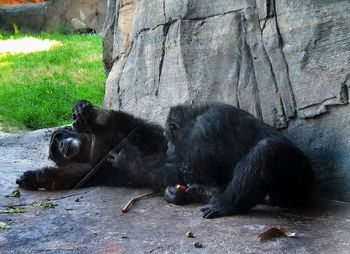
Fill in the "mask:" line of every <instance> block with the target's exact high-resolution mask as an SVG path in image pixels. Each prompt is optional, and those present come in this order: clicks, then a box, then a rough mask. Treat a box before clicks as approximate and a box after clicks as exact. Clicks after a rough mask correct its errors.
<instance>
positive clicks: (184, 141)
mask: <svg viewBox="0 0 350 254" xmlns="http://www.w3.org/2000/svg"><path fill="white" fill-rule="evenodd" d="M165 135H166V137H167V139H168V140H169V141H170V142H169V144H168V147H169V148H170V150H171V151H170V154H169V157H170V156H171V157H172V158H173V159H172V160H173V162H174V164H173V166H174V167H178V168H179V169H180V171H181V172H182V174H183V178H184V181H185V183H186V184H187V185H188V189H187V190H186V191H185V193H186V194H187V195H184V193H183V191H181V190H178V189H175V188H174V187H168V188H167V190H166V192H165V198H166V200H168V201H169V202H172V203H180V204H181V203H186V202H191V201H196V202H198V201H199V202H203V201H204V202H210V201H211V203H209V204H208V205H206V206H204V207H202V209H201V210H202V212H203V216H204V217H205V218H214V217H219V216H225V215H230V214H236V213H241V212H245V211H247V210H249V209H250V208H252V207H254V206H255V205H257V204H258V203H263V202H264V199H265V198H266V197H268V203H269V204H272V205H279V206H287V207H294V206H298V205H300V204H302V203H303V202H304V201H305V199H306V198H307V197H308V194H309V192H310V187H311V184H312V182H313V171H312V168H311V165H310V162H309V160H308V158H307V157H306V156H305V155H304V154H303V153H302V152H301V151H300V150H299V149H298V148H296V147H295V146H294V145H293V144H292V143H291V142H290V141H288V140H287V139H286V138H285V137H283V136H282V135H281V134H280V132H279V131H278V130H276V129H275V128H273V127H270V126H268V125H266V124H264V123H263V122H262V121H260V120H258V119H256V118H255V117H253V116H252V115H250V114H248V113H247V112H245V111H243V110H240V109H237V108H235V107H233V106H229V105H225V104H219V103H213V104H208V105H203V106H199V107H198V106H197V107H192V106H183V105H180V106H176V107H173V108H172V109H171V110H170V113H169V115H168V119H167V123H166V132H165ZM179 195H180V196H181V197H182V198H179Z"/></svg>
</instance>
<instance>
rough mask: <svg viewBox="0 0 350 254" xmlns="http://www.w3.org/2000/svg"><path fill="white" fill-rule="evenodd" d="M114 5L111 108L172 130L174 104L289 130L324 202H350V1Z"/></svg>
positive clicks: (159, 0) (193, 0) (171, 0)
mask: <svg viewBox="0 0 350 254" xmlns="http://www.w3.org/2000/svg"><path fill="white" fill-rule="evenodd" d="M108 4H109V8H108V12H107V19H106V23H105V27H104V35H105V36H104V62H105V66H106V71H107V74H108V78H107V82H106V94H105V99H104V106H105V107H106V108H109V109H122V110H125V111H129V112H132V113H134V114H136V115H140V116H142V117H145V118H149V119H151V120H155V121H158V122H160V123H164V119H165V117H166V114H167V112H168V109H169V107H170V106H172V105H174V104H178V103H193V104H197V103H200V102H205V101H222V102H227V103H230V104H233V105H235V106H238V107H240V108H242V109H245V110H247V111H249V112H251V113H253V114H254V115H255V116H257V117H259V118H261V119H263V120H264V121H265V122H266V123H268V124H271V125H274V126H276V127H278V128H287V127H288V125H289V126H290V127H289V128H288V129H287V130H286V134H287V135H290V136H291V137H292V139H293V140H294V141H295V142H296V143H297V144H299V145H300V146H301V148H302V149H303V150H304V151H305V152H306V153H307V154H308V155H310V157H311V158H312V160H313V162H314V166H315V169H316V171H317V179H316V183H317V184H316V188H315V191H316V193H317V195H321V196H327V197H330V198H333V199H339V200H347V201H350V198H349V197H350V188H349V184H348V183H349V182H350V172H349V170H348V169H347V168H348V167H347V165H349V164H350V149H348V148H349V146H350V145H349V142H350V138H349V135H348V134H349V132H350V125H348V124H347V119H346V118H347V115H348V114H347V113H348V111H349V106H347V104H348V101H349V98H348V92H349V91H348V90H349V85H350V67H349V66H350V33H349V29H350V1H345V0H336V1H330V0H321V1H319V0H306V1H305V0H281V1H275V0H237V1H226V0H217V1H209V0H154V1H147V0H139V1H134V0H117V1H114V0H113V1H112V0H110V1H109V2H108ZM333 109H334V110H333ZM303 119H304V120H303ZM289 131H290V133H289ZM338 136H339V137H342V138H339V139H337V138H335V137H338ZM338 141H340V142H341V143H337V142H338ZM330 144H334V145H332V146H330ZM339 144H341V148H338V147H339ZM321 151H322V152H323V153H322V154H318V152H321Z"/></svg>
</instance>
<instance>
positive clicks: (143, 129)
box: [17, 101, 176, 190]
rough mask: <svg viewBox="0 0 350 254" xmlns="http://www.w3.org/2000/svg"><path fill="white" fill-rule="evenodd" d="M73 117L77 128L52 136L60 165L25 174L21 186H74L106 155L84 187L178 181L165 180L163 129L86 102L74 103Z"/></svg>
mask: <svg viewBox="0 0 350 254" xmlns="http://www.w3.org/2000/svg"><path fill="white" fill-rule="evenodd" d="M73 118H74V124H73V126H69V127H64V128H59V129H58V130H56V131H55V132H54V133H53V134H52V135H51V141H50V152H49V158H50V159H51V160H52V161H54V162H55V164H56V166H54V167H45V168H42V169H39V170H35V171H27V172H25V173H24V174H23V175H22V176H21V177H20V178H19V179H18V180H17V183H18V184H19V186H20V187H22V188H26V189H34V190H36V189H41V188H44V189H47V190H59V189H71V188H74V187H75V186H76V185H77V184H78V183H79V182H80V181H81V180H82V179H83V178H84V177H85V176H86V175H87V174H88V173H89V172H91V170H92V169H93V168H94V167H95V166H96V165H97V164H98V163H99V162H100V161H101V160H102V159H103V158H104V157H105V156H107V157H108V159H107V160H106V161H104V162H103V163H101V165H100V166H99V168H98V169H97V170H96V171H95V173H94V174H93V176H91V177H89V178H88V179H87V181H86V182H85V183H84V184H83V186H96V185H111V186H132V187H150V188H152V189H154V190H159V189H164V187H165V185H167V184H168V183H167V182H166V181H168V180H167V179H174V180H175V179H176V176H174V175H172V174H169V178H167V177H166V176H165V174H164V171H163V168H162V167H163V165H164V164H165V160H166V151H167V146H166V140H165V137H164V135H163V129H162V128H161V127H160V126H158V125H155V124H151V123H148V122H146V121H144V120H142V119H139V118H135V117H133V116H131V115H129V114H127V113H124V112H121V111H105V110H102V109H98V108H96V107H93V106H92V105H91V103H90V102H88V101H79V102H78V103H77V104H76V105H75V107H74V109H73ZM72 140H74V142H72ZM112 150H113V151H112ZM111 151H112V152H111ZM110 152H111V153H110ZM170 176H171V177H170ZM175 181H176V180H175ZM174 184H175V182H174Z"/></svg>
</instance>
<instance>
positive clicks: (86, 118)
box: [72, 100, 96, 133]
mask: <svg viewBox="0 0 350 254" xmlns="http://www.w3.org/2000/svg"><path fill="white" fill-rule="evenodd" d="M72 116H73V120H74V123H73V126H74V128H75V129H76V130H77V131H78V132H87V133H89V132H91V131H92V127H93V124H94V121H95V118H96V114H95V111H94V109H93V106H92V104H91V103H90V102H89V101H87V100H80V101H78V102H77V103H76V104H75V106H74V108H73V113H72Z"/></svg>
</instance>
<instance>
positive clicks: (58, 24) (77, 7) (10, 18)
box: [0, 0, 107, 32]
mask: <svg viewBox="0 0 350 254" xmlns="http://www.w3.org/2000/svg"><path fill="white" fill-rule="evenodd" d="M106 12H107V0H89V1H86V0H77V1H70V0H49V1H46V2H44V3H35V4H19V5H0V31H11V32H12V31H13V24H16V25H17V26H18V27H19V28H20V31H21V32H43V31H47V32H54V31H59V30H62V29H63V30H68V31H75V30H78V29H84V28H91V29H94V30H95V31H97V32H101V30H102V27H103V23H104V21H105V18H106Z"/></svg>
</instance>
